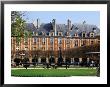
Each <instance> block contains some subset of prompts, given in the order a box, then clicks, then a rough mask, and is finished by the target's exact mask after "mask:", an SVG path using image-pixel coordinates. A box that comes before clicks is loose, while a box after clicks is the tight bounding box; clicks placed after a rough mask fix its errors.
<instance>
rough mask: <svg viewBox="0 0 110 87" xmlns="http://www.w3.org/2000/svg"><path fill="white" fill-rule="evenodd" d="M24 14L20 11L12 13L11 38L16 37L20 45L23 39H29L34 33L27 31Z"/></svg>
mask: <svg viewBox="0 0 110 87" xmlns="http://www.w3.org/2000/svg"><path fill="white" fill-rule="evenodd" d="M23 16H24V13H23V12H20V11H12V12H11V36H16V42H17V43H19V42H20V40H21V37H25V38H28V37H29V36H32V32H31V31H29V30H26V21H25V20H24V19H23Z"/></svg>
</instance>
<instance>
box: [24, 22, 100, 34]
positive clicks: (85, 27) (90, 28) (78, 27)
mask: <svg viewBox="0 0 110 87" xmlns="http://www.w3.org/2000/svg"><path fill="white" fill-rule="evenodd" d="M26 29H27V30H31V31H32V32H37V33H38V34H39V35H42V32H45V33H46V35H49V32H51V31H53V27H52V23H51V22H50V23H42V24H41V25H40V27H39V28H38V29H37V28H36V27H35V26H34V24H33V23H26ZM56 31H57V35H58V32H59V31H61V32H62V34H63V36H65V35H66V33H67V32H68V28H67V25H66V24H56ZM94 31H95V36H98V35H100V29H99V28H98V27H97V26H96V25H91V24H78V23H74V24H72V27H71V30H70V31H69V33H70V35H71V36H73V35H74V34H75V33H77V34H78V35H79V36H80V35H81V33H82V32H86V33H87V35H89V33H90V32H94Z"/></svg>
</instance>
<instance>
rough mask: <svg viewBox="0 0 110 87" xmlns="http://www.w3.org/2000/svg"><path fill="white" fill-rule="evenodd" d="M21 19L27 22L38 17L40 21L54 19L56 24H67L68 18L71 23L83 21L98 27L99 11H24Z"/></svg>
mask: <svg viewBox="0 0 110 87" xmlns="http://www.w3.org/2000/svg"><path fill="white" fill-rule="evenodd" d="M24 14H25V16H23V19H25V20H26V22H27V23H33V21H35V20H37V18H39V19H40V23H50V22H52V19H56V23H58V24H67V20H68V19H70V20H71V22H72V24H74V23H83V21H86V23H87V24H93V25H96V26H97V27H100V12H99V11H26V12H24Z"/></svg>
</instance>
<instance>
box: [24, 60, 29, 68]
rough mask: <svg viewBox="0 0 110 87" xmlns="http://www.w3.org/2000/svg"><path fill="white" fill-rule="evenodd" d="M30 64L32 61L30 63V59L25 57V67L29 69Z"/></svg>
mask: <svg viewBox="0 0 110 87" xmlns="http://www.w3.org/2000/svg"><path fill="white" fill-rule="evenodd" d="M29 66H30V63H29V59H28V58H24V59H23V67H25V68H26V69H27V67H29Z"/></svg>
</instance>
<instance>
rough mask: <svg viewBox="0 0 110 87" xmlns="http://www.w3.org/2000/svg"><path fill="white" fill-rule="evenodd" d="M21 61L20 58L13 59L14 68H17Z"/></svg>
mask: <svg viewBox="0 0 110 87" xmlns="http://www.w3.org/2000/svg"><path fill="white" fill-rule="evenodd" d="M20 61H21V59H20V58H15V59H14V62H15V63H16V66H19V64H20Z"/></svg>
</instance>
